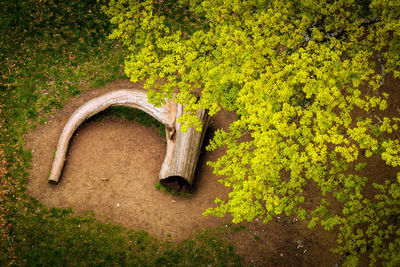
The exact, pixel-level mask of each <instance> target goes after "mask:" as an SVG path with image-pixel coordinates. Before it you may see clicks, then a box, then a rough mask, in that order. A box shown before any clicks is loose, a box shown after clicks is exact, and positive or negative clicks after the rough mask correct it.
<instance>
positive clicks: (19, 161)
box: [0, 0, 240, 266]
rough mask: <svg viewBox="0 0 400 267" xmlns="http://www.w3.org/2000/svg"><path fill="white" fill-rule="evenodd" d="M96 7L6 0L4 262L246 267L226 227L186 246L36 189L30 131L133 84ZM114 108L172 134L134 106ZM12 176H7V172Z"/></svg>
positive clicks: (0, 18)
mask: <svg viewBox="0 0 400 267" xmlns="http://www.w3.org/2000/svg"><path fill="white" fill-rule="evenodd" d="M110 30H111V28H110V24H109V23H108V20H107V18H106V17H105V16H104V15H103V13H102V12H101V6H100V3H98V2H97V1H96V0H93V1H61V2H59V1H50V0H48V1H36V0H29V1H28V0H26V1H11V0H9V1H7V0H6V1H2V2H1V3H0V34H1V36H2V38H0V73H1V75H0V127H1V129H0V130H1V131H0V163H1V164H2V165H4V166H2V165H1V164H0V171H2V170H3V168H2V167H4V168H5V173H4V177H1V179H0V266H4V265H18V266H19V265H24V266H37V265H43V266H59V265H68V266H74V265H82V264H86V265H91V266H108V265H136V266H163V265H164V266H195V265H196V266H197V265H207V264H211V265H212V266H226V265H240V259H239V257H238V256H237V255H236V254H235V252H234V249H233V247H232V246H231V245H230V244H228V243H227V242H226V241H225V240H224V236H223V234H221V233H220V232H218V231H216V230H206V231H203V232H199V233H196V234H195V235H194V236H193V237H192V238H190V239H187V240H185V241H183V242H181V243H177V242H174V241H173V240H169V241H168V240H167V241H165V240H159V239H156V238H154V237H152V236H150V235H149V234H147V233H145V232H143V231H134V230H129V229H126V228H123V227H119V226H115V225H113V224H112V223H107V224H103V223H100V222H99V221H97V220H96V219H95V216H94V215H93V214H91V213H88V214H86V215H84V216H75V215H73V214H72V211H71V210H68V209H58V208H48V207H45V206H44V205H42V204H40V203H39V202H38V201H36V200H35V199H34V198H32V197H30V196H29V195H28V194H27V193H26V184H27V181H28V178H29V174H28V172H27V169H28V168H29V167H30V162H31V157H32V155H31V153H30V151H28V150H26V149H25V137H24V136H25V134H26V133H27V132H28V131H29V130H32V129H33V128H35V127H36V126H37V125H38V124H40V123H45V122H46V120H47V118H48V117H49V116H50V115H51V114H52V113H53V112H54V111H55V110H56V109H59V108H61V107H62V106H63V104H64V103H65V101H66V100H67V99H68V98H70V97H72V96H74V95H77V94H79V93H80V92H81V90H85V89H84V88H90V87H97V86H101V85H104V84H105V83H107V82H109V81H112V80H115V79H121V78H126V76H125V74H124V73H123V64H124V57H125V56H126V53H127V52H126V49H125V48H124V47H122V46H121V45H119V44H118V43H116V42H115V41H110V40H109V39H108V38H107V35H108V34H109V32H110ZM107 112H111V114H114V115H117V116H121V117H124V118H127V119H132V118H133V117H134V120H137V121H139V122H141V123H143V124H146V125H150V126H151V125H153V127H156V128H157V129H159V131H160V132H161V131H162V129H161V128H160V127H159V126H157V124H156V123H154V122H152V121H150V120H149V119H148V118H144V119H143V118H142V115H140V114H139V115H138V114H136V115H132V112H131V111H129V112H128V111H127V110H125V109H124V108H122V109H121V108H116V109H111V110H109V111H107ZM1 173H2V172H0V175H1Z"/></svg>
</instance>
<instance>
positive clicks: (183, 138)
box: [159, 104, 210, 191]
mask: <svg viewBox="0 0 400 267" xmlns="http://www.w3.org/2000/svg"><path fill="white" fill-rule="evenodd" d="M182 114H183V106H182V105H181V104H178V110H177V115H176V117H177V118H179V117H180V116H181V115H182ZM196 116H197V118H198V119H199V120H200V121H201V123H202V125H203V127H202V129H201V132H199V131H196V129H195V127H191V128H189V129H188V130H187V131H186V132H182V131H181V123H179V122H175V130H176V134H175V138H172V139H168V138H167V142H169V143H167V154H166V156H165V159H164V163H163V165H162V166H161V170H160V175H159V178H160V183H161V184H162V185H163V186H166V187H169V188H174V189H177V190H179V191H180V190H184V191H187V190H189V189H190V187H191V185H192V184H193V180H194V178H195V172H196V166H197V161H198V158H199V155H200V150H201V147H202V143H203V139H204V135H205V133H206V130H207V126H208V122H209V119H210V117H209V115H208V112H207V111H206V110H204V109H200V110H197V112H196Z"/></svg>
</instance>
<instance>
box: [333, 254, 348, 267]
mask: <svg viewBox="0 0 400 267" xmlns="http://www.w3.org/2000/svg"><path fill="white" fill-rule="evenodd" d="M349 255H350V253H349V252H346V253H345V254H344V255H343V256H342V257H340V259H339V260H338V261H337V262H336V263H335V264H334V265H332V267H338V266H340V265H342V263H343V262H344V260H345V259H346V258H347V256H349Z"/></svg>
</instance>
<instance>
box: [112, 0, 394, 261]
mask: <svg viewBox="0 0 400 267" xmlns="http://www.w3.org/2000/svg"><path fill="white" fill-rule="evenodd" d="M105 10H106V13H107V14H108V15H109V16H110V17H111V22H112V23H114V24H116V25H117V27H116V28H115V30H114V31H113V33H112V35H111V37H112V38H120V39H121V40H122V41H123V43H124V44H125V45H126V46H127V47H128V49H129V50H130V54H129V56H128V57H127V59H126V62H125V70H126V73H127V75H128V76H129V77H130V79H131V80H132V81H138V80H146V85H145V86H146V88H147V89H149V93H148V97H149V99H150V101H152V102H153V103H154V104H157V105H159V104H161V102H162V99H163V98H164V97H165V96H167V97H171V96H172V93H173V92H178V94H177V98H176V99H177V101H178V102H179V103H182V104H184V105H186V115H185V116H184V117H183V118H182V121H183V122H184V123H185V125H186V126H187V127H189V126H199V122H198V121H197V120H196V118H195V117H194V116H193V113H194V111H195V110H197V109H199V108H207V109H209V112H210V114H211V115H213V114H216V113H217V112H218V111H219V110H220V109H226V110H230V111H234V112H235V113H236V114H237V120H236V121H235V122H233V123H232V124H231V125H230V127H229V131H224V130H218V131H217V133H216V135H215V137H214V139H213V140H212V141H211V144H210V145H209V147H208V148H209V149H216V148H218V147H226V153H225V154H224V155H223V156H222V157H221V158H219V159H218V160H217V161H215V162H212V163H210V165H211V166H212V167H213V168H214V171H215V173H216V174H218V175H222V176H223V178H222V179H221V180H220V181H221V183H223V184H224V185H225V186H227V187H230V188H231V192H230V193H229V199H228V200H226V201H223V200H220V199H217V200H216V204H217V207H215V208H210V209H208V210H207V211H206V212H205V214H213V215H217V216H223V215H224V214H225V213H230V214H231V215H232V216H233V221H234V222H240V221H243V220H247V221H252V220H254V219H256V218H259V219H262V220H263V221H264V222H268V221H269V220H271V218H272V217H273V216H274V215H278V214H281V213H285V214H286V215H288V216H297V217H298V218H299V219H301V220H307V221H308V222H309V227H314V226H315V225H316V224H317V223H320V224H321V225H322V226H323V227H324V228H325V229H327V230H331V229H336V230H338V247H336V248H335V250H334V251H335V252H337V253H340V254H344V255H347V261H346V262H347V263H348V264H353V265H354V264H357V262H358V258H359V255H360V254H363V253H367V254H368V255H369V260H370V264H371V265H373V264H374V263H375V262H376V260H378V259H379V260H383V261H388V262H389V264H391V265H396V264H400V238H399V236H400V228H399V219H400V172H398V171H397V177H396V175H394V176H393V177H387V180H385V181H376V180H374V177H365V175H363V173H365V171H364V172H362V171H363V170H362V169H363V168H365V167H366V162H367V161H368V159H369V158H371V157H376V158H377V160H383V161H384V163H385V164H386V165H388V166H390V167H393V168H397V167H399V166H400V143H399V136H398V127H399V123H400V119H399V116H398V115H399V114H398V112H397V111H396V112H397V113H396V114H394V115H393V112H392V113H390V114H389V113H388V112H387V106H388V100H389V98H390V95H389V94H388V93H386V92H385V90H384V88H385V81H386V80H387V78H388V77H391V78H392V79H398V78H400V71H399V66H400V2H399V1H397V0H358V1H355V0H323V1H312V0H283V1H282V0H279V1H263V0H253V1H238V0H224V1H221V0H205V1H200V0H195V1H189V0H175V1H162V0H161V1H156V0H145V1H128V0H121V1H114V0H111V1H110V4H109V6H108V7H107V8H105ZM397 81H398V80H397ZM191 114H192V115H191ZM366 168H368V166H367V167H366ZM397 170H398V169H397ZM394 173H395V172H394ZM310 186H314V187H316V188H317V190H318V192H319V197H318V199H314V200H313V202H312V203H314V204H310V203H311V202H310V201H309V199H307V193H306V191H307V188H309V187H310ZM367 189H368V190H367ZM316 202H318V203H317V204H315V203H316Z"/></svg>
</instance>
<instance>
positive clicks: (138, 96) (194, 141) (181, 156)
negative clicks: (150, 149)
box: [49, 89, 209, 190]
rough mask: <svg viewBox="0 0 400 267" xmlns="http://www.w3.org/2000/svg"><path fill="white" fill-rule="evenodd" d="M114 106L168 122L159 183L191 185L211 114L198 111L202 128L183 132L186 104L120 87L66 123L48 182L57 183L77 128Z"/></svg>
mask: <svg viewBox="0 0 400 267" xmlns="http://www.w3.org/2000/svg"><path fill="white" fill-rule="evenodd" d="M112 106H126V107H131V108H136V109H140V110H142V111H144V112H146V113H147V114H149V115H150V116H152V117H154V118H156V119H157V120H158V121H160V122H161V123H163V124H164V125H165V132H166V139H167V151H166V155H165V158H164V162H163V164H162V166H161V170H160V174H159V179H160V183H161V184H162V185H164V186H167V187H172V188H175V189H178V190H181V189H182V188H186V189H187V188H190V187H191V185H192V183H193V179H194V176H195V171H196V165H197V160H198V157H199V153H200V149H201V146H202V142H203V139H204V135H205V131H206V129H207V126H208V122H209V116H208V113H207V111H206V110H204V109H200V110H198V111H197V112H196V115H197V117H198V118H199V120H200V121H201V122H202V125H203V127H202V131H201V132H198V131H196V129H195V128H194V127H192V128H189V129H188V130H187V131H186V132H184V133H183V132H181V124H180V123H179V122H177V118H179V117H180V116H181V115H182V114H183V106H182V105H181V104H176V103H175V102H173V101H172V100H167V102H166V104H165V105H163V106H162V107H154V106H153V105H152V104H150V103H149V102H148V101H147V95H146V92H145V91H144V90H132V89H129V90H117V91H112V92H110V93H107V94H104V95H102V96H99V97H96V98H94V99H92V100H90V101H88V102H86V103H85V104H83V105H82V106H81V107H79V108H78V109H77V110H76V111H75V112H74V113H73V114H72V116H71V117H70V119H69V120H68V122H67V123H66V124H65V126H64V129H63V131H62V133H61V136H60V139H59V141H58V145H57V150H56V153H55V157H54V161H53V165H52V168H51V172H50V176H49V182H50V183H53V184H58V182H59V179H60V175H61V172H62V169H63V166H64V161H65V159H66V155H67V150H68V146H69V141H70V139H71V137H72V135H73V133H74V132H75V130H76V129H77V128H78V127H79V126H80V125H81V124H82V123H83V122H84V121H85V120H87V119H88V118H90V117H92V116H93V115H95V114H97V113H99V112H101V111H103V110H105V109H107V108H109V107H112Z"/></svg>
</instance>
